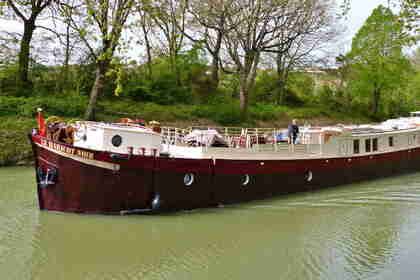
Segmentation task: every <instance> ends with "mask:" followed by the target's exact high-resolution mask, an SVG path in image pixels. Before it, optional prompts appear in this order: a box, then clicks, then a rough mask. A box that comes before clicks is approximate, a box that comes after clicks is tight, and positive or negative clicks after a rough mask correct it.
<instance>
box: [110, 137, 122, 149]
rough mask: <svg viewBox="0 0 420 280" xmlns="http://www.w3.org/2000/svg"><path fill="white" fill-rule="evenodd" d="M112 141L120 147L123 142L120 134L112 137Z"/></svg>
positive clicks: (115, 145)
mask: <svg viewBox="0 0 420 280" xmlns="http://www.w3.org/2000/svg"><path fill="white" fill-rule="evenodd" d="M111 143H112V145H113V146H114V147H119V146H121V144H122V137H121V136H119V135H114V136H113V137H112V139H111Z"/></svg>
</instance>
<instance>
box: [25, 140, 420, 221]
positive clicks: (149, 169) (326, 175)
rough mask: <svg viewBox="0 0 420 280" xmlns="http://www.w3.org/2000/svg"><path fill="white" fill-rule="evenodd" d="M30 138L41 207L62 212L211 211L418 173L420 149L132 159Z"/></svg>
mask: <svg viewBox="0 0 420 280" xmlns="http://www.w3.org/2000/svg"><path fill="white" fill-rule="evenodd" d="M31 141H32V146H33V150H34V154H35V167H36V170H37V183H38V186H37V190H38V199H39V207H40V209H43V210H44V209H45V210H52V211H62V212H76V213H102V214H124V213H147V212H159V211H165V210H180V209H194V208H202V207H212V206H217V205H219V204H226V203H233V202H241V201H249V200H254V199H261V198H266V197H271V196H274V195H279V194H286V193H295V192H301V191H308V190H315V189H320V188H325V187H330V186H335V185H340V184H347V183H352V182H357V181H361V180H366V179H372V178H377V177H385V176H390V175H393V174H397V173H403V172H409V171H416V170H419V169H420V149H419V148H417V149H410V150H404V151H396V152H389V153H382V154H375V155H366V156H358V157H343V158H329V159H325V158H324V159H300V160H264V161H262V160H226V159H216V160H210V159H180V158H165V157H153V156H132V157H127V156H124V155H113V154H111V153H107V152H95V151H88V150H83V149H74V148H73V147H71V146H66V145H63V144H58V143H54V142H52V141H50V140H46V139H45V138H42V137H39V136H31ZM46 170H55V172H56V174H55V176H54V178H52V180H51V182H50V184H43V179H45V172H46ZM186 174H193V175H194V181H193V182H192V183H191V185H188V182H185V175H186ZM309 174H310V176H309ZM43 176H44V178H43ZM247 180H248V181H249V182H248V184H246V185H244V182H245V181H247ZM44 181H45V180H44ZM186 183H187V184H186Z"/></svg>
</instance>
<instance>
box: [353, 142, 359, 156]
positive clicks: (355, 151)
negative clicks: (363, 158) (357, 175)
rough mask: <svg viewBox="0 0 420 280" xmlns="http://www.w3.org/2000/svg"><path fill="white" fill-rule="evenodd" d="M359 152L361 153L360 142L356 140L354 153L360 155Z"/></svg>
mask: <svg viewBox="0 0 420 280" xmlns="http://www.w3.org/2000/svg"><path fill="white" fill-rule="evenodd" d="M359 151H360V140H359V139H355V140H353V153H354V154H358V153H359Z"/></svg>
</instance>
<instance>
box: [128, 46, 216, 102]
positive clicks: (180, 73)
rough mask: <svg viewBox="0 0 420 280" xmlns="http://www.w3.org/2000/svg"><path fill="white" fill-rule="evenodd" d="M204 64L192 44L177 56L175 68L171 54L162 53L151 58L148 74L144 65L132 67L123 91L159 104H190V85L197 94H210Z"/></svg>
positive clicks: (142, 99)
mask: <svg viewBox="0 0 420 280" xmlns="http://www.w3.org/2000/svg"><path fill="white" fill-rule="evenodd" d="M206 67H207V66H206V64H205V60H204V59H203V58H202V54H201V49H200V48H199V47H198V46H194V47H193V48H192V49H191V50H189V51H187V52H185V53H181V54H179V55H178V56H177V58H176V69H174V68H173V67H172V62H171V60H170V58H169V57H164V58H160V59H156V60H155V61H154V62H153V66H152V76H151V77H149V76H148V75H147V71H146V65H143V66H141V67H139V68H138V69H134V70H132V71H131V73H130V75H129V77H127V80H126V83H125V86H124V88H123V92H124V94H122V95H125V96H128V97H130V98H132V99H133V100H136V101H141V102H153V103H157V104H161V105H169V104H191V103H192V102H193V99H194V98H193V89H194V91H195V94H196V95H198V96H208V95H209V92H208V90H209V89H208V86H207V84H208V82H207V77H206V75H207V74H206V70H207V69H206ZM207 99H208V98H207Z"/></svg>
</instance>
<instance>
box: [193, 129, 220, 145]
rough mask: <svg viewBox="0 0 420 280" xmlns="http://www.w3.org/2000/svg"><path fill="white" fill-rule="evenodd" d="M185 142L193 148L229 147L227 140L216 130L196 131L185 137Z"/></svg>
mask: <svg viewBox="0 0 420 280" xmlns="http://www.w3.org/2000/svg"><path fill="white" fill-rule="evenodd" d="M185 141H186V142H187V143H188V144H189V145H191V146H211V147H228V144H227V143H226V141H225V139H224V138H223V137H222V136H221V135H220V134H219V133H218V132H217V131H216V130H215V129H208V130H199V129H194V130H193V131H191V132H190V133H189V134H187V135H186V136H185Z"/></svg>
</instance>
